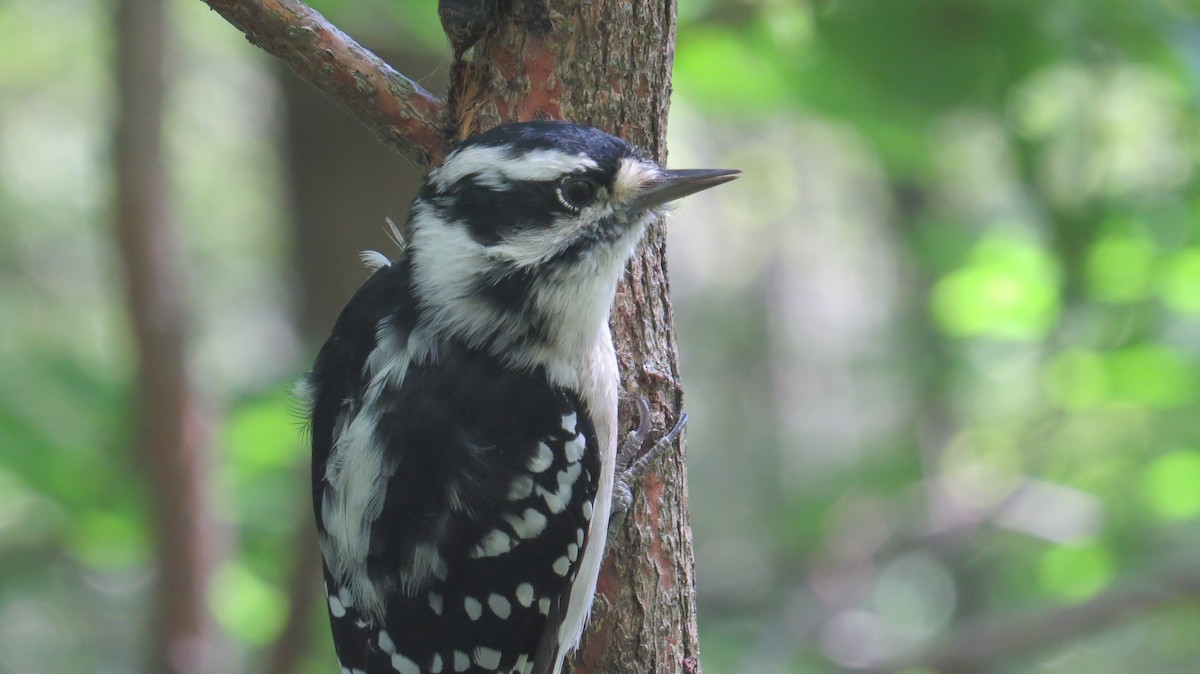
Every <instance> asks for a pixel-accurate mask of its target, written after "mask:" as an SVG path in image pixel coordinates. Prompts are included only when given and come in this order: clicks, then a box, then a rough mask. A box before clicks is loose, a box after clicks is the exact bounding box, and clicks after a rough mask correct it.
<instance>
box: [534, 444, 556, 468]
mask: <svg viewBox="0 0 1200 674" xmlns="http://www.w3.org/2000/svg"><path fill="white" fill-rule="evenodd" d="M552 463H554V452H552V451H551V450H550V448H549V447H548V446H546V443H544V442H539V443H538V446H537V453H536V454H534V455H533V456H531V457H529V470H532V471H533V472H535V473H540V472H542V471H543V470H546V469H547V468H549V467H550V464H552Z"/></svg>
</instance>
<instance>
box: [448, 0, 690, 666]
mask: <svg viewBox="0 0 1200 674" xmlns="http://www.w3.org/2000/svg"><path fill="white" fill-rule="evenodd" d="M674 44H675V6H674V3H673V2H670V0H665V1H664V0H632V1H630V2H622V3H612V2H604V3H596V2H582V1H580V0H565V1H560V2H555V3H554V4H553V6H552V7H547V5H546V4H545V3H541V2H513V3H512V4H511V7H510V9H509V11H507V12H501V13H498V14H496V15H495V16H494V17H493V21H492V28H491V30H489V31H487V32H485V33H484V34H483V35H482V37H481V38H480V39H479V41H478V42H476V43H475V44H474V46H473V48H472V49H471V50H470V51H466V52H465V55H464V57H463V58H462V59H460V60H459V61H458V62H457V63H456V64H455V67H454V68H453V69H452V71H451V76H452V83H451V90H450V97H449V98H450V105H451V112H452V115H453V116H454V118H455V119H456V121H457V133H458V135H459V136H460V137H465V136H468V135H471V134H473V133H477V132H479V131H482V130H485V129H488V128H490V127H492V126H495V125H496V124H499V123H502V122H508V121H524V120H530V119H567V120H570V121H574V122H579V123H582V124H588V125H591V126H595V127H598V128H601V129H604V130H606V131H609V132H611V133H614V134H617V135H619V136H621V137H623V138H625V139H627V140H629V141H631V142H633V143H635V144H637V145H638V146H640V147H642V148H643V149H644V150H646V152H648V153H649V154H650V155H651V156H653V157H655V158H656V159H658V160H659V161H664V160H665V159H666V144H665V143H666V138H665V137H666V116H667V107H668V104H669V98H670V90H671V80H670V78H671V64H672V60H673V57H674ZM456 51H458V49H456ZM665 252H666V251H665V243H664V238H663V225H662V223H661V222H659V223H656V224H655V226H653V227H652V228H651V229H650V232H649V234H648V236H647V239H646V242H645V244H644V245H643V246H642V247H641V248H640V249H639V251H638V254H637V256H636V257H635V258H634V260H633V261H632V262H631V264H630V267H629V274H628V276H627V277H626V279H625V282H624V283H623V284H622V285H621V289H620V291H619V293H618V297H617V302H616V305H615V306H614V309H613V318H612V327H613V337H614V340H615V342H616V345H617V352H618V356H619V358H620V362H621V368H622V373H621V378H622V388H623V390H624V391H625V392H626V393H627V394H628V395H630V396H641V397H644V398H646V399H647V400H649V401H650V405H651V408H652V409H653V411H654V412H653V413H654V415H655V419H654V421H655V426H654V427H655V428H656V429H657V430H659V431H660V432H661V431H662V430H663V429H664V428H668V427H670V426H671V425H672V423H673V422H674V420H675V419H676V418H677V417H678V415H679V413H680V409H681V398H682V392H681V390H680V387H679V371H678V364H677V354H676V345H675V335H674V332H673V329H672V325H673V323H672V316H671V307H670V302H669V300H668V284H667V270H666V255H665ZM622 412H623V416H622V418H623V419H625V420H627V423H628V420H630V419H631V418H632V412H633V408H632V406H631V405H628V404H626V405H623V406H622ZM652 435H653V434H652ZM634 492H635V500H634V503H633V506H632V508H631V510H630V513H629V516H628V518H627V519H626V521H625V526H624V528H623V529H622V530H621V531H620V532H619V534H618V535H617V536H616V537H615V539H614V540H611V541H610V542H609V549H608V553H607V556H606V559H605V562H604V567H603V570H602V571H601V575H600V585H599V589H598V592H597V598H596V605H595V607H594V609H593V613H592V621H591V624H590V625H589V628H588V631H587V634H586V635H585V637H584V642H583V645H582V647H581V649H580V651H579V653H578V654H577V657H576V659H575V661H574V662H573V663H571V665H570V667H569V668H568V670H569V671H573V672H577V673H582V672H606V673H609V674H618V673H622V672H629V673H633V672H660V673H669V672H698V671H699V669H700V668H699V647H698V644H697V640H696V611H695V601H694V590H693V588H694V578H693V557H692V540H691V529H690V527H689V526H688V522H687V489H686V469H685V466H684V462H683V456H682V445H681V446H680V448H679V451H678V452H672V453H671V454H670V456H668V457H667V458H666V459H665V460H664V461H661V462H659V463H658V464H657V465H656V466H655V467H654V469H653V470H651V471H650V473H649V474H648V475H647V477H646V480H645V482H644V484H642V485H634Z"/></svg>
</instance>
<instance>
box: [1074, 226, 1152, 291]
mask: <svg viewBox="0 0 1200 674" xmlns="http://www.w3.org/2000/svg"><path fill="white" fill-rule="evenodd" d="M1155 257H1156V252H1155V249H1154V244H1153V243H1151V242H1150V241H1148V240H1147V239H1145V238H1142V237H1138V236H1128V235H1120V236H1108V237H1105V238H1103V239H1100V240H1099V241H1097V242H1096V243H1095V244H1094V245H1093V246H1092V248H1091V250H1089V251H1088V256H1087V265H1086V274H1087V282H1088V288H1089V290H1090V291H1091V294H1092V295H1093V296H1095V297H1096V299H1099V300H1100V301H1102V302H1132V301H1135V300H1140V299H1142V298H1144V297H1145V296H1146V295H1147V294H1148V293H1149V291H1150V282H1151V280H1152V279H1153V274H1154V263H1155Z"/></svg>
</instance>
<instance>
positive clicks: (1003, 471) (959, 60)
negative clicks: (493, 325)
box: [0, 0, 1200, 674]
mask: <svg viewBox="0 0 1200 674" xmlns="http://www.w3.org/2000/svg"><path fill="white" fill-rule="evenodd" d="M314 4H315V6H317V7H318V9H320V10H321V11H323V12H326V13H327V15H328V16H329V17H330V18H331V19H332V20H334V21H335V22H336V23H338V24H339V25H341V26H342V27H343V28H345V29H347V30H348V31H349V32H351V33H352V34H355V35H357V36H359V37H362V38H363V39H366V40H371V41H373V42H375V43H378V44H386V43H389V42H391V43H406V45H407V46H408V47H410V48H412V47H414V45H415V46H416V47H417V48H423V49H426V50H429V51H432V52H435V53H442V52H443V51H444V49H443V46H442V38H441V36H440V33H439V32H438V26H437V20H436V15H435V14H434V11H433V6H432V4H430V5H428V6H425V5H419V4H416V3H393V2H383V1H382V0H378V1H372V2H356V3H350V2H345V1H344V0H325V1H323V2H319V3H314ZM1194 9H1195V8H1193V7H1192V6H1191V5H1190V3H1188V2H1185V1H1184V0H1060V1H1058V2H1044V1H1042V0H906V1H905V2H897V1H895V0H831V1H822V2H817V1H813V2H804V1H802V0H738V1H737V2H720V1H718V0H703V1H696V2H687V3H682V4H681V6H680V8H679V27H678V38H679V43H678V48H677V57H676V72H675V90H676V98H675V103H674V112H673V119H672V138H671V150H672V163H674V164H677V165H680V166H682V165H685V164H690V165H730V166H738V167H740V168H742V169H744V170H745V171H746V177H745V178H744V179H743V180H741V181H739V182H738V183H735V184H733V185H731V186H729V187H728V188H723V190H721V191H719V192H720V194H718V193H717V192H718V191H714V193H713V194H711V195H708V194H706V195H702V198H701V197H698V198H697V200H696V201H695V203H692V204H685V205H683V206H681V207H680V209H679V212H678V215H677V216H676V218H675V220H676V224H675V225H673V227H672V233H671V237H672V238H671V243H672V247H673V252H672V260H671V264H672V273H673V293H674V296H675V298H676V306H675V308H676V312H677V317H678V321H679V337H680V342H681V351H682V358H683V371H684V375H685V384H686V387H687V390H688V401H687V404H688V408H689V411H690V412H691V413H692V417H693V422H692V425H691V426H690V429H689V466H690V475H691V478H692V481H693V482H692V487H691V507H692V512H693V525H694V528H695V540H696V546H697V547H696V551H697V577H698V599H699V603H700V617H701V631H702V645H703V654H704V667H705V670H706V671H708V672H710V674H720V673H722V672H768V673H770V672H784V671H786V672H804V673H809V672H831V671H843V670H846V669H853V668H855V667H859V666H864V667H865V666H870V665H873V664H878V663H879V662H886V661H890V660H892V659H894V658H901V659H902V658H903V657H904V656H908V655H912V654H914V653H919V652H921V650H922V649H923V648H925V647H927V646H929V645H930V644H935V643H945V642H951V643H952V642H953V638H954V635H955V634H957V631H958V629H959V628H960V627H962V626H963V625H965V624H969V623H971V622H973V621H998V622H1003V621H1005V620H1006V619H1009V617H1010V616H1013V615H1023V613H1021V612H1030V611H1032V612H1052V611H1054V610H1056V608H1058V607H1061V606H1064V605H1084V606H1086V605H1087V602H1088V600H1089V599H1090V598H1094V597H1096V596H1098V595H1102V594H1103V593H1105V592H1106V591H1109V590H1110V589H1111V588H1113V587H1117V586H1123V585H1126V584H1133V583H1153V582H1155V581H1156V580H1157V579H1158V578H1159V576H1156V575H1155V574H1158V573H1160V572H1161V571H1162V569H1163V568H1164V566H1172V567H1173V566H1187V565H1200V526H1198V522H1200V449H1198V448H1200V399H1198V396H1197V394H1198V387H1200V370H1198V368H1200V183H1198V182H1197V179H1196V160H1197V156H1198V155H1200V111H1198V109H1197V105H1198V101H1200V96H1198V92H1200V86H1198V75H1200V15H1197V13H1196V12H1195V11H1194ZM172 11H173V12H174V13H175V27H176V29H177V35H178V38H179V44H178V46H177V48H176V49H175V54H174V56H173V58H172V61H171V64H170V66H171V73H172V81H173V85H174V86H173V93H172V96H171V100H170V101H169V111H168V115H169V116H168V122H169V123H168V131H169V134H170V136H169V148H170V152H171V157H172V159H173V161H172V167H173V171H174V183H173V184H174V191H175V195H176V197H177V199H178V203H179V208H178V214H179V217H180V222H181V230H182V231H183V235H184V237H185V239H186V244H187V254H188V276H189V280H190V282H191V293H192V298H193V301H194V304H195V306H196V307H197V311H198V323H197V327H196V334H195V340H196V346H197V349H196V353H195V354H194V363H193V365H194V369H195V371H196V372H197V373H198V374H199V378H200V381H201V383H202V385H203V387H204V393H205V395H206V399H207V400H208V401H209V406H210V408H211V409H212V410H213V411H214V413H215V414H216V415H217V416H219V417H221V418H222V419H223V421H222V423H221V427H220V429H219V432H217V433H216V435H215V438H214V442H213V451H214V457H215V459H214V464H215V465H216V466H217V470H216V475H215V477H216V480H215V484H214V489H215V490H216V492H217V494H218V495H219V496H218V500H219V503H220V504H221V513H220V516H221V519H222V521H223V522H225V523H226V524H227V525H228V526H229V532H230V536H229V538H230V540H229V541H228V545H229V552H230V554H229V556H228V557H227V558H226V560H225V561H224V562H223V563H222V565H221V567H220V569H219V571H218V573H217V575H216V578H215V580H214V583H213V588H212V593H211V597H210V604H211V609H212V612H213V615H214V617H215V619H216V621H217V622H218V624H219V625H220V626H221V628H222V629H223V631H224V633H225V637H226V638H227V639H228V641H229V643H230V644H231V646H232V648H231V649H230V652H231V654H232V655H231V657H233V658H234V660H236V667H237V669H238V671H252V670H254V669H255V668H257V667H258V666H259V665H260V663H261V658H262V653H263V652H264V649H265V647H266V646H268V645H269V644H270V643H271V642H272V640H273V639H274V638H276V637H277V636H278V634H279V631H280V629H281V628H282V626H283V621H284V619H285V618H286V616H287V613H288V611H289V605H288V601H289V600H288V598H287V596H286V593H285V583H286V580H287V577H288V572H289V570H290V567H291V564H292V560H293V558H294V556H295V550H294V549H293V547H292V546H293V544H294V543H293V538H294V533H295V529H296V527H298V526H300V525H301V524H302V523H303V522H304V518H305V517H307V508H308V503H307V498H308V494H307V491H306V490H307V487H306V486H304V484H305V482H304V481H305V470H306V466H305V463H306V458H307V457H306V454H305V449H304V443H303V437H302V434H301V432H300V430H299V424H298V417H297V415H296V413H295V412H294V410H293V409H292V407H291V402H290V401H289V398H288V395H287V390H288V388H289V386H290V383H289V382H290V381H291V380H292V379H294V377H295V376H296V375H298V374H299V373H300V372H301V371H302V370H303V369H304V367H305V362H306V360H307V358H308V354H309V353H310V351H311V348H312V345H306V344H302V343H301V341H300V337H298V336H297V334H296V331H295V328H294V327H293V326H292V320H293V317H292V315H291V308H292V307H293V306H294V301H293V299H292V298H291V283H290V277H289V265H290V262H289V260H288V259H287V253H288V248H289V246H288V243H287V241H288V237H289V236H291V233H290V231H289V229H288V227H287V223H286V211H285V209H284V207H283V200H284V198H285V190H284V188H283V187H282V184H283V183H284V182H285V177H284V175H283V170H284V169H283V167H282V164H281V160H280V158H279V148H278V147H277V146H276V143H275V140H274V139H275V129H276V125H277V123H278V115H277V114H276V111H275V110H274V108H273V106H277V105H278V98H277V96H276V95H275V85H274V83H273V79H272V75H271V73H270V70H269V66H268V59H267V58H266V57H265V56H264V55H262V54H259V53H257V52H256V51H255V50H254V49H253V48H252V47H251V46H249V45H247V44H245V42H244V40H243V38H242V37H241V36H240V35H238V34H237V32H236V31H235V30H233V29H232V28H230V27H229V26H227V25H226V24H224V23H223V22H221V21H220V20H219V18H218V17H216V15H215V14H213V13H211V12H209V11H208V10H207V9H205V8H204V6H203V5H202V4H201V3H199V2H194V1H191V2H186V3H176V4H174V5H172ZM108 12H109V6H108V4H106V3H98V2H94V1H92V0H57V1H56V2H36V1H34V0H11V1H10V2H7V3H3V4H0V33H3V34H4V35H6V36H8V37H7V38H6V40H5V42H4V44H3V45H0V53H2V54H3V58H0V383H2V384H3V385H2V386H0V672H9V671H12V672H16V671H22V672H62V671H137V668H138V666H139V665H138V663H139V662H141V660H140V658H141V652H142V649H143V647H144V645H145V640H146V638H147V637H146V636H145V621H146V615H147V606H148V602H149V591H150V588H151V581H152V579H153V573H154V560H153V559H152V558H151V549H152V548H151V546H150V539H149V537H150V535H151V534H150V532H149V531H148V529H147V522H148V520H149V517H148V513H149V512H151V509H153V508H154V507H155V506H154V504H153V503H151V502H149V501H148V500H147V498H146V495H145V492H144V490H143V489H142V487H141V482H140V477H139V473H138V471H137V466H136V462H135V460H134V458H133V457H132V456H130V454H129V450H128V446H129V443H130V438H129V434H130V428H131V422H132V414H133V411H132V410H131V409H130V392H129V388H130V383H131V381H132V370H133V365H132V363H133V362H134V358H135V354H133V353H131V345H130V340H129V335H128V332H127V328H126V327H125V319H124V313H123V312H124V310H123V300H122V297H121V293H120V283H119V279H120V274H119V269H118V268H117V266H116V265H117V264H118V258H117V256H116V255H115V251H114V247H115V245H116V244H115V243H114V242H113V241H112V240H111V237H110V231H111V227H110V226H109V219H110V209H111V197H110V194H109V192H110V190H111V184H112V178H111V175H110V173H109V169H108V161H109V156H108V152H109V151H108V143H109V140H108V137H107V134H108V132H109V129H110V125H111V120H112V115H113V111H112V93H111V76H110V75H109V73H108V60H109V56H110V51H111V44H112V41H113V40H114V39H115V38H114V37H113V36H112V34H111V31H110V20H109V17H108ZM446 63H447V64H448V56H447V58H446ZM410 74H411V75H413V76H415V77H417V78H418V79H421V78H423V77H424V76H425V75H426V73H419V72H417V73H410ZM339 224H340V226H346V227H358V226H366V227H376V226H377V224H378V223H339ZM330 263H331V264H346V265H353V264H354V261H353V260H348V261H347V260H343V261H331V262H330ZM1177 591H1178V595H1179V597H1180V602H1179V603H1178V604H1171V605H1168V606H1165V607H1161V608H1159V607H1155V608H1154V609H1151V610H1148V611H1147V612H1145V613H1137V614H1134V615H1131V616H1127V617H1125V618H1124V619H1122V620H1120V621H1118V622H1117V623H1116V624H1114V625H1112V626H1110V627H1107V628H1106V629H1105V630H1103V631H1097V632H1087V633H1081V634H1079V635H1073V636H1072V638H1070V639H1066V640H1063V641H1060V642H1054V643H1050V644H1047V645H1046V647H1045V648H1043V649H1041V650H1038V651H1033V652H1025V651H1019V650H1014V652H1013V653H1012V654H1011V656H1010V657H1008V658H1006V659H1005V660H1003V661H1001V662H997V663H995V666H994V668H992V669H986V670H979V671H996V672H1023V673H1024V672H1029V673H1042V672H1047V673H1048V672H1077V671H1088V672H1092V673H1094V674H1106V673H1110V672H1111V673H1113V674H1118V673H1123V672H1128V671H1153V672H1156V673H1162V674H1171V673H1174V672H1178V673H1179V674H1188V673H1192V672H1195V671H1196V670H1197V667H1198V666H1200V665H1197V663H1200V647H1198V646H1197V645H1196V642H1195V639H1194V635H1195V633H1196V630H1197V629H1198V628H1200V609H1198V605H1197V603H1196V602H1197V597H1196V594H1195V589H1194V588H1183V587H1180V588H1177ZM312 623H313V643H314V649H313V650H314V654H313V655H312V657H310V659H309V660H308V661H307V662H306V665H305V666H306V668H307V669H306V670H305V671H312V672H320V671H330V661H329V659H328V657H329V656H328V645H327V637H326V635H325V626H324V624H323V616H321V615H316V614H314V616H313V617H312ZM906 671H908V672H911V673H915V672H923V671H928V670H927V669H925V668H924V665H923V664H921V663H918V664H917V665H916V666H914V667H912V668H910V669H908V670H906Z"/></svg>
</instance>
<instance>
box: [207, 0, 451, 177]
mask: <svg viewBox="0 0 1200 674" xmlns="http://www.w3.org/2000/svg"><path fill="white" fill-rule="evenodd" d="M204 2H205V3H207V4H208V6H209V7H211V8H212V9H213V10H214V11H216V12H217V13H218V14H220V15H221V16H222V17H224V18H225V20H226V21H228V22H229V23H231V24H233V25H234V26H235V27H237V28H238V30H240V31H242V32H243V33H245V35H246V39H248V40H249V41H250V43H251V44H254V45H256V46H258V47H260V48H262V49H263V50H264V51H266V52H267V53H269V54H272V55H273V56H276V57H278V58H279V59H281V60H282V61H283V62H284V63H286V64H288V66H290V67H291V68H292V70H294V71H296V74H297V75H299V76H300V77H301V78H302V79H304V80H306V81H307V82H309V83H310V84H312V85H313V86H314V87H316V88H317V89H318V90H320V91H321V92H322V93H324V94H325V95H327V96H329V97H330V98H332V99H333V100H335V101H337V102H338V103H339V104H340V105H342V106H343V107H345V108H346V109H347V110H348V111H349V112H350V113H351V114H352V115H354V116H355V117H357V118H358V119H359V120H360V121H362V122H363V123H364V124H366V125H367V127H369V128H370V129H371V130H372V131H374V132H375V135H376V136H378V137H379V139H380V140H381V141H383V142H384V143H385V144H387V145H389V146H391V147H393V148H395V149H396V150H397V151H399V152H400V154H402V155H404V156H405V157H407V158H408V159H410V160H411V161H413V162H416V163H417V164H419V165H421V166H424V167H429V166H434V165H437V164H439V163H441V160H442V158H443V157H445V155H446V152H447V151H448V149H449V146H450V143H449V137H448V135H447V133H446V130H447V129H448V126H449V125H448V107H447V105H446V102H445V101H444V100H442V99H440V98H438V97H437V96H434V95H433V94H431V93H429V92H428V91H425V90H424V89H422V88H421V86H420V85H419V84H417V83H416V82H414V81H412V80H410V79H408V78H407V77H405V76H403V75H401V74H400V73H398V72H396V71H395V70H394V69H393V68H392V67H391V66H389V65H388V64H387V63H385V62H384V61H383V59H381V58H379V57H378V56H376V55H375V54H372V53H371V52H370V51H368V50H366V49H364V48H363V47H362V45H360V44H358V43H357V42H355V41H354V39H353V38H351V37H350V36H349V35H346V34H345V33H343V32H342V31H340V30H338V29H337V27H336V26H334V25H332V24H330V23H329V22H328V21H326V20H325V17H323V16H321V14H320V13H318V12H317V11H316V10H314V9H312V8H311V7H309V6H307V5H305V4H304V3H302V2H297V1H296V0H257V1H254V0H204Z"/></svg>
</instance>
